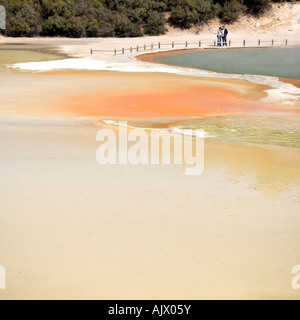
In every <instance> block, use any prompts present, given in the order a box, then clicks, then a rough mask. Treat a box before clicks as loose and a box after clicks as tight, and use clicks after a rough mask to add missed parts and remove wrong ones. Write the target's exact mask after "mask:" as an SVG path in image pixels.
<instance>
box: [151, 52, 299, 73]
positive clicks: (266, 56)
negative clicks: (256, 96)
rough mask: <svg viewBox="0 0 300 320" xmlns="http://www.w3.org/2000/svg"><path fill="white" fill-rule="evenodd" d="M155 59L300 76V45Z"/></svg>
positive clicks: (230, 70)
mask: <svg viewBox="0 0 300 320" xmlns="http://www.w3.org/2000/svg"><path fill="white" fill-rule="evenodd" d="M155 61H157V62H160V63H165V64H170V65H175V66H186V67H194V68H198V69H203V70H210V71H216V72H221V73H235V74H255V75H265V76H275V77H281V78H291V79H300V68H299V65H300V47H288V48H268V49H242V50H240V49H239V50H204V51H195V52H187V53H179V54H178V53H177V54H174V55H167V56H160V57H157V58H155Z"/></svg>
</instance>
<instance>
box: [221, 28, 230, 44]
mask: <svg viewBox="0 0 300 320" xmlns="http://www.w3.org/2000/svg"><path fill="white" fill-rule="evenodd" d="M222 30H223V34H222V39H223V46H226V47H227V37H228V33H229V32H228V30H227V29H226V27H225V26H223V29H222Z"/></svg>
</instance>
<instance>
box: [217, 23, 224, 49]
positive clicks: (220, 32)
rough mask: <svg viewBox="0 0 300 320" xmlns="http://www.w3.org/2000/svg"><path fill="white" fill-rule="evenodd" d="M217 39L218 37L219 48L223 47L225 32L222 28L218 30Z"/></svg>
mask: <svg viewBox="0 0 300 320" xmlns="http://www.w3.org/2000/svg"><path fill="white" fill-rule="evenodd" d="M217 37H218V47H222V37H223V30H222V28H221V27H220V28H219V30H218V33H217Z"/></svg>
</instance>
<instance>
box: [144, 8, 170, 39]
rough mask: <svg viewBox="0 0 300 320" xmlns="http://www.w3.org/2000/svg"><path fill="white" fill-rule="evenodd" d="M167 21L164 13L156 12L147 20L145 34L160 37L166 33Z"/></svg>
mask: <svg viewBox="0 0 300 320" xmlns="http://www.w3.org/2000/svg"><path fill="white" fill-rule="evenodd" d="M165 24H166V20H165V18H164V16H163V14H162V13H159V12H156V11H154V12H153V13H152V14H151V15H150V16H149V17H148V20H147V25H146V27H145V29H144V33H145V34H148V35H149V36H159V35H160V34H165V33H166V27H165Z"/></svg>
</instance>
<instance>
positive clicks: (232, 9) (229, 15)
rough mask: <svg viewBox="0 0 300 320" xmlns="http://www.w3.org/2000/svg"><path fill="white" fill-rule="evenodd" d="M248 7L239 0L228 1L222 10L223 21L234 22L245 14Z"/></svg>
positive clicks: (220, 14)
mask: <svg viewBox="0 0 300 320" xmlns="http://www.w3.org/2000/svg"><path fill="white" fill-rule="evenodd" d="M246 10H247V7H246V6H244V5H243V4H242V2H241V1H239V0H231V1H226V2H225V4H224V7H223V9H222V10H220V13H219V17H220V19H221V20H222V22H223V23H233V22H236V21H237V20H238V18H239V17H240V16H241V15H242V14H244V13H245V12H246Z"/></svg>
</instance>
